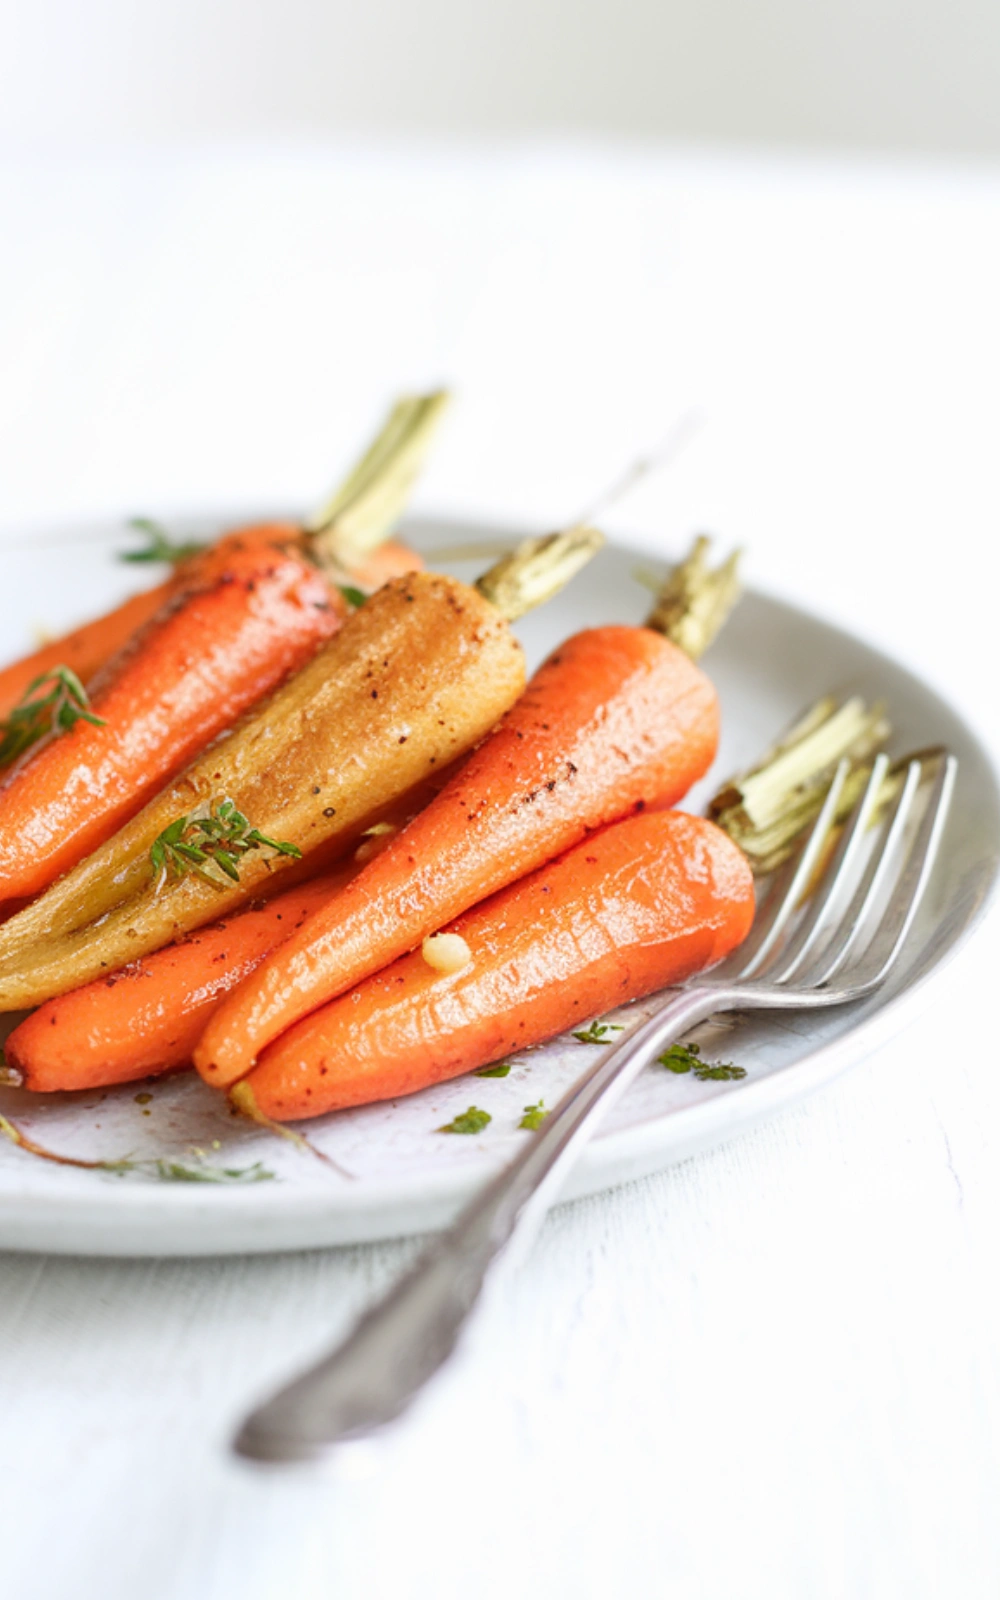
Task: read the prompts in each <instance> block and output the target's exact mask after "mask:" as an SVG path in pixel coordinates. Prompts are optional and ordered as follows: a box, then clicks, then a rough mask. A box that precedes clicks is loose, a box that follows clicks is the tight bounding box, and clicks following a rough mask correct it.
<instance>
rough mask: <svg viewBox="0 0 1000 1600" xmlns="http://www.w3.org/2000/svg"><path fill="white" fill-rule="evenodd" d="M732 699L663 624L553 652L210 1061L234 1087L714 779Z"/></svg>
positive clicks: (231, 1005)
mask: <svg viewBox="0 0 1000 1600" xmlns="http://www.w3.org/2000/svg"><path fill="white" fill-rule="evenodd" d="M717 739H718V702H717V699H716V694H715V690H714V689H713V687H712V685H711V683H710V682H709V680H708V678H707V677H705V675H704V673H702V672H701V671H700V669H699V668H698V667H696V666H695V665H694V663H693V662H692V661H691V660H690V659H689V658H688V657H687V656H686V655H685V654H684V652H683V651H682V650H680V649H678V648H677V646H676V645H674V644H672V643H671V642H670V641H669V640H668V639H664V638H663V637H662V636H661V635H660V634H658V633H654V632H653V631H652V630H651V629H649V628H635V627H606V628H593V629H590V630H588V631H586V632H584V633H579V634H576V635H574V637H573V638H571V639H569V640H568V641H567V642H566V643H565V644H563V645H560V646H559V648H558V649H557V650H556V651H555V652H554V653H553V654H552V655H551V656H550V657H549V658H548V660H547V661H546V662H544V663H543V665H542V666H541V667H540V668H539V670H538V672H537V673H536V674H535V676H534V678H533V679H532V680H531V683H530V684H529V686H528V688H527V690H526V691H525V693H524V694H523V695H522V696H521V698H520V700H519V701H518V702H517V704H516V705H515V706H514V707H513V708H512V709H511V710H510V711H509V712H508V714H507V716H506V717H505V719H504V721H503V722H502V724H501V725H500V727H499V728H498V729H497V730H496V732H495V733H493V734H492V735H491V737H490V738H489V739H488V740H487V741H486V743H485V744H484V745H483V746H482V747H481V748H480V749H479V750H478V751H476V752H475V753H474V754H473V755H472V756H471V757H470V759H469V760H468V761H467V762H466V763H465V764H464V765H463V766H462V768H461V769H460V770H459V771H458V772H457V773H456V774H455V776H454V778H453V779H452V780H451V782H450V783H448V784H447V785H446V786H445V788H444V789H442V791H441V793H440V794H439V795H438V796H437V798H436V799H435V800H433V801H432V802H431V804H430V805H428V806H427V807H426V809H425V810H424V811H423V812H421V813H420V814H419V815H418V816H417V817H415V818H414V820H413V821H412V822H411V823H410V824H409V826H408V827H407V828H405V829H404V830H403V832H402V833H401V834H399V835H398V836H397V837H396V839H394V840H393V841H392V843H391V844H390V845H389V847H388V849H386V850H385V851H383V852H382V854H381V855H380V856H379V857H378V859H377V860H375V861H373V862H372V863H371V865H370V866H368V867H367V868H366V869H365V871H364V872H362V873H361V874H360V875H359V876H358V877H357V878H356V879H355V880H354V881H353V882H352V883H351V884H350V885H349V886H348V887H347V888H345V889H344V890H343V891H342V892H341V894H339V895H337V896H336V897H335V898H334V899H332V900H331V902H330V904H329V905H328V906H326V907H324V908H323V909H322V910H321V911H318V912H317V913H316V914H315V916H314V917H312V918H311V919H310V920H309V921H308V922H307V923H306V924H305V925H304V927H303V928H302V929H301V930H300V932H299V933H298V934H297V935H296V936H295V938H294V939H291V940H289V941H288V943H287V944H286V945H285V946H284V947H283V948H282V949H281V950H278V951H276V952H275V954H274V956H273V957H271V958H270V959H269V960H268V961H267V962H265V963H264V964H263V965H262V966H261V968H260V969H259V970H258V971H257V972H255V973H254V974H253V976H252V977H251V978H250V979H249V980H248V982H247V983H246V984H245V985H243V986H241V988H239V989H238V990H237V991H235V992H234V994H232V995H231V996H230V998H229V999H228V1000H227V1001H226V1003H225V1004H224V1005H223V1006H222V1007H221V1008H220V1010H219V1011H218V1012H217V1013H216V1014H215V1016H213V1018H212V1020H211V1022H210V1023H209V1025H208V1027H207V1029H206V1031H205V1037H204V1039H203V1040H202V1042H201V1044H200V1045H199V1047H198V1049H197V1050H196V1052H195V1064H196V1066H197V1067H198V1070H199V1072H201V1073H202V1075H203V1076H204V1077H205V1079H206V1081H207V1082H209V1083H216V1084H219V1085H225V1084H230V1083H233V1082H235V1081H236V1079H238V1078H240V1077H242V1076H243V1075H244V1074H245V1073H246V1072H248V1071H249V1070H250V1068H251V1067H252V1065H253V1062H254V1059H255V1057H256V1056H257V1055H258V1053H259V1052H260V1051H261V1050H262V1049H263V1048H264V1047H265V1046H266V1045H267V1044H269V1043H270V1042H271V1040H272V1039H275V1038H277V1036H278V1035H279V1034H280V1033H281V1032H283V1030H284V1029H285V1028H288V1027H291V1026H292V1024H293V1023H295V1022H297V1021H298V1019H299V1018H300V1017H302V1016H304V1015H305V1014H306V1013H307V1012H309V1011H311V1010H313V1009H315V1007H317V1006H319V1005H322V1004H323V1002H324V1001H326V1000H330V999H332V998H333V997H334V996H335V995H338V994H341V993H342V992H343V991H344V990H346V989H349V988H352V987H353V986H354V985H355V984H357V983H359V982H360V981H361V980H362V979H363V978H366V977H368V976H369V974H371V973H373V972H377V971H379V970H380V968H382V967H385V966H387V965H388V964H389V962H391V961H394V960H395V959H396V958H397V956H400V955H402V954H403V953H404V952H405V951H407V950H412V949H413V948H414V947H415V946H416V945H417V944H419V943H420V941H421V940H422V939H423V938H425V937H426V936H427V935H428V934H431V933H433V932H434V931H435V930H436V929H438V928H440V927H442V926H443V925H444V924H445V923H446V922H448V921H450V920H451V919H452V918H453V917H456V916H458V915H459V914H460V913H461V912H463V911H465V910H466V909H467V908H468V907H469V906H471V905H475V904H476V903H477V902H478V901H480V900H483V899H485V898H486V896H487V895H489V894H492V893H494V892H495V891H496V890H498V889H501V888H503V887H504V886H505V885H506V884H508V883H512V882H513V881H514V880H515V879H517V878H520V877H522V876H523V875H524V874H525V873H526V872H530V871H532V870H533V869H534V868H535V867H537V866H539V865H541V864H542V863H543V862H545V861H548V860H551V859H552V857H553V856H556V855H558V854H560V853H561V852H562V851H563V850H567V849H569V848H570V847H571V846H572V845H574V844H576V843H577V841H578V840H580V839H581V838H583V836H584V835H585V834H586V833H587V832H588V831H590V830H591V829H594V828H599V827H601V826H603V825H604V824H606V823H609V822H613V821H615V820H616V819H617V818H619V817H623V816H625V815H626V814H627V813H628V812H630V811H633V810H642V809H643V808H645V807H646V806H652V805H658V806H669V805H672V804H673V803H674V802H675V801H676V800H678V799H680V797H681V796H682V795H683V794H685V793H686V792H687V790H688V789H689V788H690V786H691V784H692V783H694V782H695V780H696V779H697V778H699V777H700V776H701V774H702V773H703V772H705V771H706V769H707V768H708V766H709V765H710V763H711V761H712V759H713V757H714V755H715V748H716V743H717Z"/></svg>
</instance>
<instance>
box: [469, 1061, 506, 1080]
mask: <svg viewBox="0 0 1000 1600" xmlns="http://www.w3.org/2000/svg"><path fill="white" fill-rule="evenodd" d="M509 1072H510V1062H509V1061H498V1062H497V1064H496V1066H495V1067H477V1068H476V1072H475V1076H476V1077H477V1078H506V1076H507V1074H508V1073H509Z"/></svg>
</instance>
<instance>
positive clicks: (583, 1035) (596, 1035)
mask: <svg viewBox="0 0 1000 1600" xmlns="http://www.w3.org/2000/svg"><path fill="white" fill-rule="evenodd" d="M624 1026H625V1024H624V1022H601V1021H595V1022H592V1023H591V1024H590V1027H589V1028H583V1029H581V1031H580V1032H579V1033H574V1035H573V1038H574V1039H579V1041H580V1043H581V1044H610V1042H611V1035H612V1034H613V1033H621V1031H622V1029H623V1028H624Z"/></svg>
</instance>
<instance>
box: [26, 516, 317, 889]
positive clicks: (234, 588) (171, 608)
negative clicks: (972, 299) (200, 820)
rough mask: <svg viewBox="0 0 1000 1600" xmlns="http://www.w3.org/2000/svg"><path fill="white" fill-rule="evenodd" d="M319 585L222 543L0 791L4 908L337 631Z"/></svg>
mask: <svg viewBox="0 0 1000 1600" xmlns="http://www.w3.org/2000/svg"><path fill="white" fill-rule="evenodd" d="M345 610H346V606H345V603H344V602H343V600H342V599H341V598H340V597H339V596H335V595H333V594H332V593H331V590H330V587H329V585H328V584H327V582H326V580H325V578H324V577H323V576H322V574H321V573H319V572H317V571H316V569H315V568H314V567H312V566H311V565H310V564H309V563H307V562H306V561H304V560H303V558H302V557H300V556H298V555H296V554H295V553H294V552H289V551H285V550H281V549H278V548H276V547H275V546H274V545H273V544H271V543H270V542H260V543H258V542H256V541H246V542H244V541H242V540H240V539H236V538H230V539H227V540H225V541H224V542H223V544H222V545H221V546H219V547H217V548H216V549H214V550H212V551H210V552H208V553H207V554H206V555H205V556H204V557H202V558H200V559H199V560H198V562H197V563H196V564H195V566H194V567H193V569H192V572H191V575H190V581H189V582H188V583H186V584H184V585H182V586H181V587H179V588H177V589H176V590H174V591H173V592H172V593H171V594H170V595H169V596H168V598H167V600H166V603H165V605H164V606H163V607H162V608H161V610H160V611H159V612H158V613H157V615H156V616H155V617H154V618H153V619H152V621H151V622H149V623H147V625H146V627H145V628H144V629H143V630H142V632H141V633H140V634H139V635H138V636H137V637H136V638H135V639H133V640H132V642H131V643H130V644H128V645H126V646H125V648H124V650H123V651H121V652H120V653H119V655H118V656H117V657H116V658H115V659H114V661H112V662H111V663H110V664H109V665H108V667H107V668H105V673H104V675H102V677H99V678H98V680H97V681H96V682H95V683H94V685H93V688H92V694H91V701H90V709H91V711H92V712H93V713H94V714H95V715H97V716H99V717H100V718H101V719H102V721H103V726H95V725H94V724H92V723H89V722H79V723H77V725H76V726H75V727H74V728H73V729H72V730H71V731H69V732H66V733H63V734H61V735H60V736H58V737H53V738H51V739H50V740H48V741H47V742H45V743H44V744H42V745H39V746H37V747H36V749H35V750H34V751H32V752H31V753H30V754H28V755H27V756H26V757H25V758H24V759H23V761H22V762H21V763H20V764H19V765H17V766H15V767H14V768H13V769H12V770H11V771H10V772H9V773H8V774H7V776H6V778H5V779H4V781H3V783H2V784H0V901H4V900H9V899H14V898H19V897H24V896H27V895H32V894H37V893H38V892H39V891H40V890H42V889H44V888H46V886H47V885H48V884H50V883H51V882H52V881H53V879H54V878H56V877H58V876H59V875H60V874H61V873H64V872H66V871H67V870H68V869H69V868H70V867H72V866H74V865H75V864H76V863H77V862H79V861H80V860H81V859H82V858H83V857H84V856H85V855H87V854H88V853H89V852H90V851H92V850H94V849H96V848H97V847H98V846H99V845H101V844H103V843H104V841H105V840H106V839H108V838H110V837H111V835H112V834H113V833H114V832H115V830H116V829H117V828H118V827H120V826H121V824H122V823H123V822H126V821H127V820H128V818H129V817H131V816H134V815H135V813H136V812H137V811H138V810H140V809H141V807H142V804H143V802H144V800H145V799H146V798H147V797H148V796H149V795H150V794H151V793H153V792H154V791H155V790H157V789H158V788H160V786H161V785H162V784H163V783H164V782H165V781H166V780H167V779H169V778H170V777H171V776H172V775H173V774H174V773H176V772H177V771H179V770H180V769H181V768H182V767H183V766H184V765H185V764H186V763H187V762H188V761H190V760H191V758H192V756H194V755H195V754H196V753H197V751H199V750H200V749H202V748H203V747H204V746H205V745H207V744H208V743H209V742H210V741H211V740H212V739H214V738H215V737H216V736H217V735H218V734H219V733H221V732H222V731H223V729H225V728H228V727H229V726H231V724H232V723H233V722H234V721H235V720H236V718H237V717H239V716H240V714H241V713H242V712H244V711H245V710H246V709H247V708H248V707H249V706H251V705H253V704H254V703H255V702H256V701H258V700H260V699H262V698H263V696H264V695H266V694H268V693H269V692H270V691H272V690H273V689H275V688H276V687H277V686H278V684H280V683H281V682H282V680H283V679H284V678H286V677H287V676H288V675H289V673H290V672H293V671H294V670H295V668H296V667H299V666H301V665H303V663H304V662H305V661H307V660H308V659H309V658H310V656H312V655H314V654H315V651H316V649H317V646H318V645H319V644H320V643H321V642H322V641H323V640H324V639H327V638H329V637H330V635H331V634H332V633H333V632H334V631H335V630H336V629H337V628H338V627H339V626H340V623H341V620H342V618H343V616H344V613H345Z"/></svg>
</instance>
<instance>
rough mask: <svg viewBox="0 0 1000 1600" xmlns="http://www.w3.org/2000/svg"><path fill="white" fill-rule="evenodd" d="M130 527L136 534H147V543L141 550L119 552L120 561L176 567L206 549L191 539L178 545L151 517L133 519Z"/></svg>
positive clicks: (200, 543) (197, 541)
mask: <svg viewBox="0 0 1000 1600" xmlns="http://www.w3.org/2000/svg"><path fill="white" fill-rule="evenodd" d="M128 526H129V527H130V528H131V529H132V530H133V531H134V532H135V533H142V534H145V536H146V541H147V542H146V544H145V545H144V546H143V547H142V548H141V549H139V550H119V552H118V559H119V561H132V562H139V561H166V562H167V563H169V565H170V566H174V567H175V566H177V565H178V563H179V562H181V561H187V560H188V559H189V558H190V557H191V556H196V555H197V554H198V552H199V550H204V549H205V548H206V546H205V545H204V543H202V542H201V541H199V540H193V539H190V540H187V541H182V542H180V543H178V542H177V541H176V540H174V539H171V537H170V535H169V534H168V533H167V531H166V529H165V528H163V527H161V525H160V523H158V522H153V521H152V519H151V518H150V517H132V518H131V519H130V521H129V523H128Z"/></svg>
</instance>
